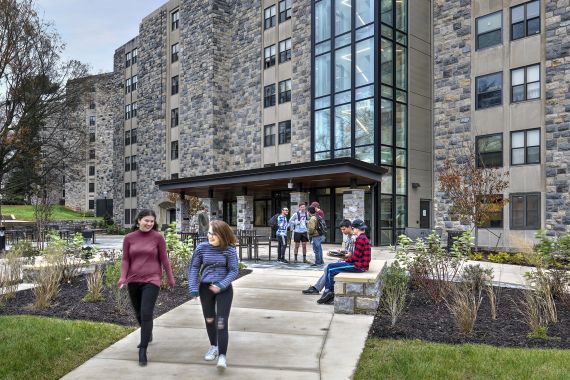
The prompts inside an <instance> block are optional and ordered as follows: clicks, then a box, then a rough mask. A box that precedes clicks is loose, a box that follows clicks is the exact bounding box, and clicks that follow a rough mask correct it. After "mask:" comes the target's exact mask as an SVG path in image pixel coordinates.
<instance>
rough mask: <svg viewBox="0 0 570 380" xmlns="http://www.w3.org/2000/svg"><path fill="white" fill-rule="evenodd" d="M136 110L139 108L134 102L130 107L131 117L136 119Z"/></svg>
mask: <svg viewBox="0 0 570 380" xmlns="http://www.w3.org/2000/svg"><path fill="white" fill-rule="evenodd" d="M138 108H139V104H138V102H134V103H133V104H132V105H131V117H136V116H137V110H138Z"/></svg>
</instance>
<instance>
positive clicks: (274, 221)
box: [267, 213, 281, 230]
mask: <svg viewBox="0 0 570 380" xmlns="http://www.w3.org/2000/svg"><path fill="white" fill-rule="evenodd" d="M279 215H281V214H279V213H277V214H275V215H273V216H272V217H271V218H269V220H268V221H267V225H268V226H269V227H271V229H273V230H276V229H277V227H278V220H277V218H279Z"/></svg>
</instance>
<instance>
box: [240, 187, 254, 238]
mask: <svg viewBox="0 0 570 380" xmlns="http://www.w3.org/2000/svg"><path fill="white" fill-rule="evenodd" d="M237 229H238V230H252V229H253V196H251V195H238V196H237Z"/></svg>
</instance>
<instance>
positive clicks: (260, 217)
mask: <svg viewBox="0 0 570 380" xmlns="http://www.w3.org/2000/svg"><path fill="white" fill-rule="evenodd" d="M272 204H273V202H272V201H271V200H270V199H264V200H255V201H254V202H253V219H254V220H253V225H254V226H256V227H262V226H267V220H268V219H270V218H271V216H273V207H272Z"/></svg>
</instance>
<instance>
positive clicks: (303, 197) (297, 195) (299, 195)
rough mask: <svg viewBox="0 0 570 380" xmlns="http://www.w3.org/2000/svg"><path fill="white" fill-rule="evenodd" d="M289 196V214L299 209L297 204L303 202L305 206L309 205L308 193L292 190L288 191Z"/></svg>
mask: <svg viewBox="0 0 570 380" xmlns="http://www.w3.org/2000/svg"><path fill="white" fill-rule="evenodd" d="M290 196H291V210H290V211H291V213H290V214H289V215H293V214H294V213H296V212H297V211H299V204H300V203H302V202H305V204H306V205H307V206H309V193H304V192H299V191H292V192H291V193H290Z"/></svg>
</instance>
